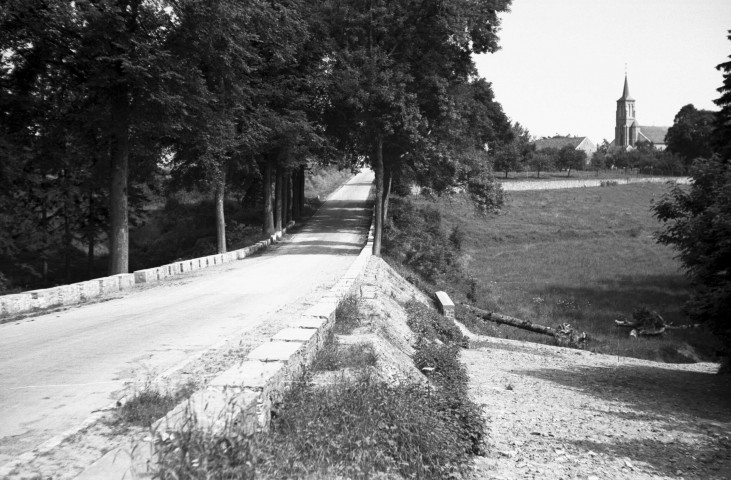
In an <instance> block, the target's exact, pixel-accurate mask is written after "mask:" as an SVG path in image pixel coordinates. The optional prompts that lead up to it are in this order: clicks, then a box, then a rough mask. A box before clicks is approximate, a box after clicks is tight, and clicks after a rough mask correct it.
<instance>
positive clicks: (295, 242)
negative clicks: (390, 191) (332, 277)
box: [277, 183, 372, 255]
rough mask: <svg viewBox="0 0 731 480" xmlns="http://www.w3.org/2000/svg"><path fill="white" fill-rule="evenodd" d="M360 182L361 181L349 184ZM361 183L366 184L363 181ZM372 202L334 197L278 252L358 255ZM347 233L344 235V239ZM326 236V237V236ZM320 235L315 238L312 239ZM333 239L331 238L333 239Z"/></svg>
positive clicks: (364, 238)
mask: <svg viewBox="0 0 731 480" xmlns="http://www.w3.org/2000/svg"><path fill="white" fill-rule="evenodd" d="M350 185H361V184H350ZM362 185H367V184H366V183H363V184H362ZM371 206H372V202H363V201H349V200H331V201H328V202H327V203H325V204H324V205H323V206H322V207H321V208H320V210H318V212H317V213H316V214H315V215H314V216H313V217H312V218H311V219H310V220H309V221H308V222H307V224H305V225H304V226H303V227H302V228H301V229H300V230H299V231H298V232H297V233H296V234H295V236H294V238H292V239H291V240H289V241H287V242H284V243H283V244H282V245H281V247H280V248H278V249H277V254H278V255H357V254H359V253H360V251H361V249H362V248H363V246H364V245H365V242H366V237H367V235H368V226H369V225H370V221H371V216H372V211H371V208H370V207H371ZM343 234H345V235H346V236H345V238H343ZM323 236H324V238H323ZM314 237H319V238H316V239H313V240H310V238H314ZM330 238H332V239H330Z"/></svg>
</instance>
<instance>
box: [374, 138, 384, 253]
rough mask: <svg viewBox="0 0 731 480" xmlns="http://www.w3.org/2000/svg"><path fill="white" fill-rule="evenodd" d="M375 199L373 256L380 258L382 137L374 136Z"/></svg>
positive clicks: (381, 229) (381, 230)
mask: <svg viewBox="0 0 731 480" xmlns="http://www.w3.org/2000/svg"><path fill="white" fill-rule="evenodd" d="M374 153H375V155H374V156H375V159H374V160H375V162H374V163H375V165H374V170H375V173H376V199H375V209H376V211H375V228H374V231H373V255H375V256H377V257H380V256H381V234H382V232H383V137H382V135H381V134H380V133H379V134H378V135H377V136H376V145H375V152H374Z"/></svg>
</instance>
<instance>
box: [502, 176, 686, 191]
mask: <svg viewBox="0 0 731 480" xmlns="http://www.w3.org/2000/svg"><path fill="white" fill-rule="evenodd" d="M606 182H612V183H613V184H616V185H627V184H630V183H668V182H670V183H677V184H680V185H688V184H690V178H689V177H638V178H631V177H628V178H604V179H599V178H582V179H574V180H517V181H510V182H501V185H502V186H503V190H505V191H506V192H517V191H526V190H554V189H562V188H582V187H600V186H601V184H602V183H606Z"/></svg>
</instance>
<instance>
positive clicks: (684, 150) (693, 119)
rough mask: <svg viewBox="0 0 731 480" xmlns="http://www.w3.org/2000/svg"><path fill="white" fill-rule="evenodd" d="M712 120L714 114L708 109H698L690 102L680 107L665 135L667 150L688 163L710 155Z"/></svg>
mask: <svg viewBox="0 0 731 480" xmlns="http://www.w3.org/2000/svg"><path fill="white" fill-rule="evenodd" d="M714 120H715V114H714V113H713V112H711V111H709V110H698V109H696V108H695V107H694V106H693V105H692V104H688V105H686V106H684V107H683V108H681V109H680V111H678V113H677V114H676V115H675V120H674V121H673V125H672V126H671V127H670V128H669V129H668V133H667V135H666V137H665V142H666V143H667V149H668V151H670V152H672V153H676V154H678V155H680V156H681V157H682V158H683V159H684V160H685V162H686V163H687V164H688V165H690V163H691V162H692V161H693V160H694V159H696V158H698V157H703V158H708V157H710V156H711V132H712V131H713V123H714Z"/></svg>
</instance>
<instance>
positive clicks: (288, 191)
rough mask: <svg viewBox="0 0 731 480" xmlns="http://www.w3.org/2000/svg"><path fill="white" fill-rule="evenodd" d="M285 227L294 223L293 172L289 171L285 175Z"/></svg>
mask: <svg viewBox="0 0 731 480" xmlns="http://www.w3.org/2000/svg"><path fill="white" fill-rule="evenodd" d="M284 187H285V188H284V199H285V200H286V201H285V203H284V224H285V225H284V226H285V227H286V226H287V225H289V222H291V221H292V217H293V215H292V172H291V171H289V170H287V173H286V174H285V175H284Z"/></svg>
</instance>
